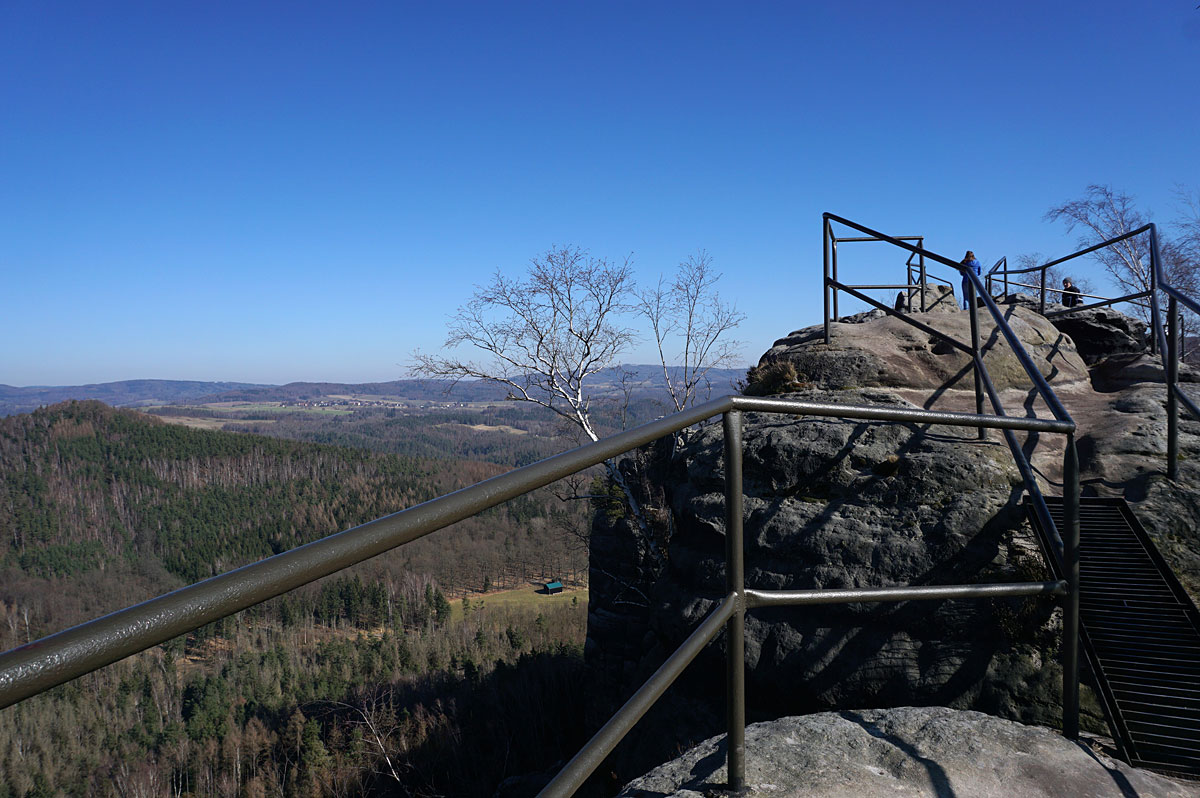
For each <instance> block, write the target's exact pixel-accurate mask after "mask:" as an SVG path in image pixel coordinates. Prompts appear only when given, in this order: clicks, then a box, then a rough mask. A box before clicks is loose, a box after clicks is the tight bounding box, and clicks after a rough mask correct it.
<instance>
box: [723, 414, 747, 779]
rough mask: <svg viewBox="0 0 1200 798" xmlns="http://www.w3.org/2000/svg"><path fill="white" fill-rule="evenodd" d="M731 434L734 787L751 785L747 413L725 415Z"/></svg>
mask: <svg viewBox="0 0 1200 798" xmlns="http://www.w3.org/2000/svg"><path fill="white" fill-rule="evenodd" d="M721 422H722V425H723V428H724V433H725V585H726V591H727V595H735V596H736V597H737V598H736V601H737V607H736V608H735V609H734V612H733V615H731V616H730V618H729V621H728V622H727V623H726V625H725V648H726V654H727V659H726V666H725V667H726V677H727V683H726V685H725V711H726V723H727V726H728V733H727V735H726V737H725V740H726V743H727V757H728V758H727V761H726V766H727V767H726V770H727V772H728V784H727V785H726V786H727V787H728V789H729V791H730V792H732V793H740V792H742V791H744V790H745V788H746V653H745V650H746V604H745V595H746V583H745V576H744V566H745V558H744V554H745V550H744V548H743V541H742V414H741V412H739V411H737V410H730V411H728V412H726V413H725V415H724V416H723V417H722V419H721Z"/></svg>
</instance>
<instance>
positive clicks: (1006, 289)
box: [1004, 257, 1009, 296]
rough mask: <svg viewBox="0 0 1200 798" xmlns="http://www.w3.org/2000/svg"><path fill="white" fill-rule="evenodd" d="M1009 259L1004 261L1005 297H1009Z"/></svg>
mask: <svg viewBox="0 0 1200 798" xmlns="http://www.w3.org/2000/svg"><path fill="white" fill-rule="evenodd" d="M1008 291H1009V289H1008V258H1007V257H1005V259H1004V295H1005V296H1008Z"/></svg>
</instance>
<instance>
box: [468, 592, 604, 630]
mask: <svg viewBox="0 0 1200 798" xmlns="http://www.w3.org/2000/svg"><path fill="white" fill-rule="evenodd" d="M468 598H469V599H470V602H471V609H472V610H474V609H475V608H476V607H478V606H479V602H481V601H482V602H483V606H484V607H485V608H487V609H495V608H498V607H502V608H505V609H512V610H524V611H527V612H531V613H532V612H540V611H542V610H545V609H553V608H555V607H563V606H569V605H570V604H571V602H572V601H577V602H578V603H579V604H581V605H583V607H584V609H585V610H586V609H587V602H588V591H587V588H586V587H578V588H571V589H568V590H564V591H563V592H561V593H559V594H558V595H555V596H545V595H542V594H541V593H538V592H537V590H536V589H535V588H534V587H533V586H532V585H531V586H530V587H523V588H521V589H519V590H503V591H499V592H496V593H488V594H486V595H479V594H477V593H476V594H472V595H470V596H468ZM462 618H463V605H462V598H461V597H460V598H457V599H454V600H452V601H451V602H450V619H451V620H452V621H453V622H456V623H457V622H458V621H461V620H462Z"/></svg>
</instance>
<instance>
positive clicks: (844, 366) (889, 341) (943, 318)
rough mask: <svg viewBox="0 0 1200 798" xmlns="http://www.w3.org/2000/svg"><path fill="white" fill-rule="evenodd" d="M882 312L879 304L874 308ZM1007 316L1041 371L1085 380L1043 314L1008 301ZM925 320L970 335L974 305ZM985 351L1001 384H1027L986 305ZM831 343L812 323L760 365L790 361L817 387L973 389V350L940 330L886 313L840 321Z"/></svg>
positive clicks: (1071, 347) (1064, 381) (1071, 348)
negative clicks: (957, 345)
mask: <svg viewBox="0 0 1200 798" xmlns="http://www.w3.org/2000/svg"><path fill="white" fill-rule="evenodd" d="M873 312H875V313H879V311H873ZM1004 312H1005V318H1006V320H1007V321H1008V323H1009V325H1010V326H1011V327H1012V328H1013V331H1014V332H1016V334H1017V336H1018V337H1019V338H1020V339H1021V341H1022V342H1023V343H1024V345H1025V348H1026V350H1027V351H1028V352H1029V354H1030V355H1031V356H1032V357H1033V359H1034V362H1035V363H1036V364H1037V367H1038V369H1039V371H1040V372H1041V373H1042V375H1043V376H1045V377H1046V378H1048V379H1051V380H1054V381H1055V384H1056V385H1062V386H1066V385H1071V384H1073V383H1077V382H1086V381H1087V379H1088V374H1087V366H1086V365H1085V363H1084V362H1083V360H1082V358H1080V357H1079V354H1078V353H1077V351H1076V348H1075V344H1074V342H1073V341H1072V340H1071V339H1070V338H1069V337H1067V336H1066V335H1064V334H1063V333H1061V332H1060V331H1059V330H1058V329H1056V328H1055V326H1054V325H1053V324H1051V323H1050V321H1049V320H1047V319H1046V317H1045V316H1042V315H1040V314H1038V313H1037V312H1036V311H1034V310H1030V309H1028V308H1026V307H1022V306H1016V305H1014V306H1009V307H1006V308H1005V311H1004ZM919 318H920V320H921V321H922V322H923V323H925V324H927V325H929V326H931V327H933V328H934V329H936V330H938V331H939V332H942V333H944V334H946V335H949V336H950V337H952V338H954V339H956V340H958V341H963V342H970V340H971V316H970V314H969V313H966V312H965V311H963V312H952V313H938V314H923V315H921V316H920V317H919ZM979 318H980V321H981V340H980V343H981V345H983V346H986V347H988V353H987V355H986V356H985V358H984V361H985V363H986V364H987V367H988V372H989V373H990V374H991V375H992V380H993V381H994V382H995V384H996V387H997V389H999V390H1004V389H1006V388H1013V387H1023V386H1028V385H1029V377H1028V375H1026V373H1025V371H1024V369H1023V368H1022V367H1021V365H1020V363H1019V361H1018V360H1017V358H1016V356H1015V355H1014V354H1013V351H1012V347H1010V346H1009V344H1008V341H1007V340H1005V339H1004V338H1003V336H1001V335H1000V334H999V332H998V331H996V329H995V327H993V326H992V325H985V324H983V322H986V318H987V314H986V313H985V312H984V311H980V313H979ZM830 327H831V330H830V332H831V338H830V343H829V344H828V345H826V344H825V342H824V341H825V330H824V327H823V326H814V327H806V328H804V329H802V330H797V331H795V332H793V333H790V334H789V335H788V336H786V337H784V338H781V339H780V340H778V341H776V342H775V344H774V345H773V346H772V347H771V348H770V349H769V350H768V351H767V352H766V354H764V355H763V356H762V358H761V359H760V361H759V366H758V367H759V368H764V367H766V366H768V365H770V364H776V363H784V362H786V363H788V364H790V365H791V366H792V367H794V368H795V370H796V373H797V377H798V380H799V381H800V382H802V383H807V384H810V385H813V386H814V387H818V388H825V389H828V390H841V389H844V388H865V387H881V388H897V387H904V388H915V389H921V390H926V391H929V392H933V391H945V390H951V389H969V390H974V382H973V377H972V375H971V357H970V355H968V354H967V353H966V352H963V351H961V350H959V349H956V348H954V347H953V346H952V345H950V344H948V343H946V342H945V341H943V340H941V339H940V338H938V337H937V336H933V335H930V334H928V333H926V332H924V331H922V330H919V329H917V328H916V327H913V326H911V325H909V324H906V323H905V322H904V321H903V320H901V319H898V318H895V317H891V316H885V315H883V314H882V313H881V314H880V316H878V317H875V318H874V319H869V320H867V321H866V322H862V321H860V322H858V323H853V322H851V323H846V322H834V323H832V324H831V325H830Z"/></svg>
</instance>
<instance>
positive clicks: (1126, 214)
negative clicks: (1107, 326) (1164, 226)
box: [1045, 185, 1151, 323]
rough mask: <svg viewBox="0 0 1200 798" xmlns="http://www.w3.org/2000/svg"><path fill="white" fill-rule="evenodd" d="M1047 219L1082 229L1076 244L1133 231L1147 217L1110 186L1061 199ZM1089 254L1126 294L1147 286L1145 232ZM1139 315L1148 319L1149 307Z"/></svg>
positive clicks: (1069, 229)
mask: <svg viewBox="0 0 1200 798" xmlns="http://www.w3.org/2000/svg"><path fill="white" fill-rule="evenodd" d="M1045 218H1046V220H1047V221H1051V222H1063V223H1064V224H1066V226H1067V232H1068V233H1072V232H1075V230H1076V229H1078V230H1080V231H1081V233H1082V234H1081V235H1080V237H1079V247H1080V249H1084V248H1086V247H1091V246H1095V245H1096V244H1099V243H1100V242H1101V241H1107V240H1108V239H1110V238H1116V237H1117V236H1120V235H1124V234H1125V233H1129V232H1132V231H1134V230H1136V229H1138V228H1139V227H1141V226H1143V225H1144V224H1146V217H1145V216H1143V215H1142V213H1141V212H1140V211H1139V210H1138V209H1137V208H1136V207H1135V206H1134V201H1133V198H1132V197H1130V196H1129V195H1128V194H1123V193H1120V192H1117V191H1114V190H1113V189H1112V187H1111V186H1099V185H1092V186H1088V187H1087V191H1086V192H1085V193H1084V196H1083V198H1081V199H1077V200H1071V201H1070V202H1064V203H1063V204H1061V205H1057V206H1055V207H1053V208H1051V209H1050V210H1048V211H1046V216H1045ZM1092 257H1093V258H1095V259H1096V260H1097V261H1099V262H1100V263H1101V265H1103V266H1104V269H1105V271H1107V272H1108V273H1109V275H1110V276H1111V277H1112V278H1113V280H1114V281H1116V283H1117V285H1118V286H1119V287H1120V289H1121V291H1122V292H1123V293H1125V294H1136V293H1141V292H1143V291H1149V290H1150V269H1151V264H1150V241H1149V238H1148V237H1147V236H1134V237H1133V238H1127V239H1125V240H1124V241H1121V242H1119V243H1117V244H1114V245H1113V246H1111V247H1105V248H1104V249H1100V250H1097V251H1096V252H1094V253H1092ZM1138 315H1140V316H1141V317H1142V320H1143V321H1145V322H1147V323H1149V321H1150V316H1149V310H1148V308H1144V307H1141V306H1139V307H1138Z"/></svg>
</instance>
